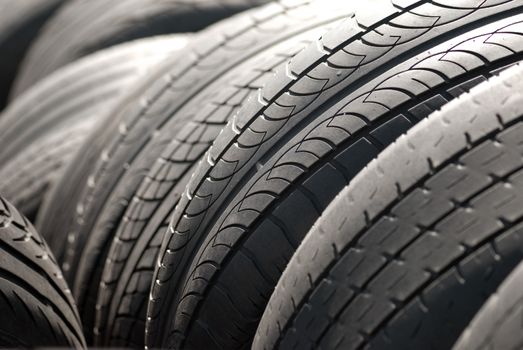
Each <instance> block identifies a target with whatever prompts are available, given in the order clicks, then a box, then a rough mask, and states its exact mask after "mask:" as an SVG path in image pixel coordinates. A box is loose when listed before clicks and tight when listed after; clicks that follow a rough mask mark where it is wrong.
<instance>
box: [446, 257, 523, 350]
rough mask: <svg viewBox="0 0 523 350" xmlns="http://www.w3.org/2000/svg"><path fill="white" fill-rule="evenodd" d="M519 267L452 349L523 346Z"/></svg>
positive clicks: (522, 278)
mask: <svg viewBox="0 0 523 350" xmlns="http://www.w3.org/2000/svg"><path fill="white" fill-rule="evenodd" d="M522 284H523V264H521V263H520V264H519V265H518V267H516V268H515V269H514V271H512V272H511V273H510V275H509V276H508V277H507V279H506V280H505V281H503V284H502V285H501V286H500V287H499V289H498V290H497V291H496V293H495V294H494V295H491V296H490V298H489V300H488V302H487V303H486V304H485V305H483V307H482V308H481V310H480V311H479V312H478V314H477V315H476V316H474V319H473V320H472V322H471V323H470V325H469V326H468V327H467V329H466V330H465V331H464V332H463V334H462V335H461V337H460V339H459V340H458V342H457V343H456V345H454V347H453V349H454V350H462V349H463V350H466V349H477V350H488V349H506V350H516V349H521V347H523V337H522V335H521V318H522V317H523V315H522V313H523V295H522V292H521V285H522Z"/></svg>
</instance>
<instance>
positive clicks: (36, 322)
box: [0, 198, 85, 348]
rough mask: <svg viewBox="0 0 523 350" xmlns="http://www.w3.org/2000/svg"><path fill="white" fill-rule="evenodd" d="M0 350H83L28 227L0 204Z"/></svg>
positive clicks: (62, 288) (48, 261) (58, 278)
mask: <svg viewBox="0 0 523 350" xmlns="http://www.w3.org/2000/svg"><path fill="white" fill-rule="evenodd" d="M0 247H1V250H0V260H1V261H2V264H1V267H0V277H1V278H0V309H1V310H2V312H1V314H0V323H1V324H2V329H1V330H0V346H2V347H5V348H34V347H42V346H44V347H68V348H84V347H85V340H84V338H83V335H82V328H81V325H80V320H79V318H78V312H77V310H76V306H75V305H74V302H73V298H72V296H71V292H70V290H69V288H68V287H67V285H66V283H65V281H64V280H63V278H62V274H61V272H60V269H59V268H58V266H57V265H56V262H55V261H54V258H53V256H52V254H51V253H50V251H49V249H48V248H47V246H46V244H45V242H44V241H43V240H42V238H41V237H40V236H39V235H38V233H36V231H35V230H34V228H33V227H32V226H31V224H30V223H29V222H28V221H27V219H26V218H24V217H23V216H22V215H20V214H19V213H18V211H17V210H16V209H15V208H14V207H13V206H12V205H11V204H10V203H8V202H7V201H5V200H4V199H3V198H0Z"/></svg>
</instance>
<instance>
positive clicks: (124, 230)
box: [95, 12, 334, 346]
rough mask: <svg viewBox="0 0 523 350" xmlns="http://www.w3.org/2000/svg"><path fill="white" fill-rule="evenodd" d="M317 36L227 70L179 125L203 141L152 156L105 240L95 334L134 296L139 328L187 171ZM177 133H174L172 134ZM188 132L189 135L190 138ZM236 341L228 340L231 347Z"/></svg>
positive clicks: (124, 312)
mask: <svg viewBox="0 0 523 350" xmlns="http://www.w3.org/2000/svg"><path fill="white" fill-rule="evenodd" d="M333 13H334V12H333ZM320 29H321V28H320ZM320 34H321V32H320V30H312V31H308V32H306V33H304V34H302V35H298V36H297V37H295V38H293V39H291V40H287V41H285V42H283V43H281V44H278V45H275V47H274V48H273V49H270V50H267V51H264V53H263V55H262V57H260V58H263V59H260V60H255V62H254V64H253V63H252V62H249V64H243V65H241V66H240V67H238V69H236V70H234V71H233V72H231V74H227V75H224V77H223V79H221V80H223V81H230V84H228V85H227V86H222V89H221V90H220V91H219V93H217V94H216V95H215V96H212V97H211V98H209V99H208V100H207V101H206V102H205V103H204V104H203V105H201V104H200V103H198V104H200V105H201V107H203V106H205V108H201V107H200V108H199V110H200V111H202V112H201V113H196V115H195V117H194V119H195V120H196V121H191V122H189V123H187V126H184V128H183V129H184V130H188V129H193V130H194V131H197V132H198V136H199V137H203V138H204V139H202V138H199V139H198V141H197V143H193V144H194V146H193V147H190V146H189V147H187V148H186V149H184V150H183V151H182V150H181V145H182V144H183V143H181V142H176V145H173V144H171V145H169V146H168V147H167V150H166V152H164V153H162V155H161V156H160V157H159V158H157V159H156V161H155V162H154V164H153V165H152V167H151V169H150V171H149V173H148V174H147V175H146V177H145V178H144V179H143V180H142V182H141V183H140V185H139V187H138V189H137V191H136V193H135V194H134V196H133V197H132V200H131V201H130V204H129V206H128V208H127V209H126V210H125V214H124V216H123V218H122V220H121V222H120V224H119V225H118V227H117V229H116V231H115V233H114V240H113V242H111V244H110V248H109V253H108V254H107V259H106V261H105V266H104V270H103V273H102V278H101V283H100V288H99V291H98V297H97V305H96V310H97V318H96V324H95V327H96V328H97V329H99V330H100V331H99V332H100V333H103V331H102V330H104V329H105V327H106V326H104V324H106V325H109V327H112V328H114V329H119V325H120V324H121V323H124V322H126V321H127V319H128V318H129V316H128V315H129V312H128V306H127V302H126V299H129V300H134V301H135V303H134V304H135V305H136V306H135V307H137V305H141V307H140V308H139V309H138V308H137V309H135V310H139V313H140V318H141V319H143V322H142V323H141V324H140V326H141V330H142V331H143V329H144V326H145V310H146V306H147V297H148V294H149V289H150V285H151V281H152V272H153V270H154V265H155V261H156V256H157V255H158V250H159V248H160V243H161V241H162V238H163V236H164V234H165V231H166V229H167V224H168V219H169V217H170V216H171V214H172V211H173V210H174V207H175V206H176V203H177V202H178V199H179V198H180V196H181V194H182V193H183V191H184V189H185V186H186V184H187V182H188V181H189V178H190V175H191V174H192V169H193V168H194V166H195V165H196V164H197V161H198V160H199V159H200V157H201V155H202V154H203V153H204V152H205V150H206V148H208V147H209V146H210V143H211V142H212V140H213V139H214V138H215V137H216V135H218V133H219V130H220V129H221V127H223V126H224V125H225V123H226V121H227V120H228V119H229V118H230V117H231V116H232V115H234V113H235V112H236V111H237V110H238V109H239V108H240V107H241V104H242V103H243V102H244V101H245V99H246V97H247V96H248V95H249V93H250V92H252V91H255V90H256V89H257V88H259V87H261V86H262V84H263V82H264V81H265V80H266V79H268V78H270V77H271V76H272V69H273V68H274V67H276V66H277V65H279V64H281V63H284V62H286V61H287V59H289V58H290V57H291V56H292V55H293V53H296V52H298V51H299V50H301V49H303V48H304V47H305V45H306V43H307V40H306V39H307V37H308V38H310V39H314V38H316V37H317V36H319V35H320ZM310 41H311V40H309V41H308V42H310ZM179 135H180V133H178V135H176V136H179ZM194 136H195V134H194V133H193V136H192V137H191V140H193V141H194V140H195V137H194ZM167 154H169V156H167ZM166 176H167V177H166ZM142 276H143V277H142ZM135 280H139V281H140V288H139V292H140V293H139V295H136V294H137V290H136V287H135V285H136V283H135V282H134V281H135ZM138 301H139V303H138ZM254 331H255V328H254V329H252V330H251V332H252V334H253V335H254ZM244 338H245V336H244ZM236 342H237V341H236V340H235V341H233V340H232V339H231V346H232V343H236ZM115 345H116V344H115Z"/></svg>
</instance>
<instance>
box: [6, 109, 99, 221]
mask: <svg viewBox="0 0 523 350" xmlns="http://www.w3.org/2000/svg"><path fill="white" fill-rule="evenodd" d="M94 124H95V120H90V119H89V118H86V120H85V121H79V122H78V123H72V124H71V125H65V126H64V127H60V128H58V130H53V132H50V133H48V134H47V135H45V136H43V137H41V138H40V139H38V140H37V141H36V142H35V143H33V144H31V145H30V146H29V147H27V149H26V150H25V151H23V152H21V153H19V154H18V155H17V156H15V157H14V158H13V159H11V160H10V161H9V163H8V165H6V166H4V167H3V169H1V170H0V178H1V179H2V183H1V184H0V193H2V196H3V197H4V198H5V199H7V200H9V202H10V203H12V204H13V205H14V206H15V207H16V208H17V209H18V210H19V211H20V212H21V213H24V215H25V217H27V218H28V219H29V221H33V222H34V220H35V219H36V216H37V213H38V209H39V207H40V204H41V203H42V202H43V201H44V198H45V196H46V194H47V192H48V191H49V188H50V186H52V185H53V184H55V183H56V182H57V180H58V179H59V178H60V177H61V174H62V172H63V170H64V169H65V167H66V165H67V164H68V162H69V161H70V160H71V159H72V158H73V156H74V155H75V154H76V152H77V151H78V149H79V148H80V146H81V145H82V143H83V141H84V140H85V138H86V135H87V134H89V132H90V131H91V130H92V129H93V127H94Z"/></svg>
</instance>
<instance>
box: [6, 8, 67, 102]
mask: <svg viewBox="0 0 523 350" xmlns="http://www.w3.org/2000/svg"><path fill="white" fill-rule="evenodd" d="M62 3H63V1H62V0H42V1H36V2H35V1H32V0H19V1H12V0H0V52H3V53H4V54H2V55H0V111H1V110H2V109H3V108H4V107H5V105H6V103H7V97H8V96H9V91H10V89H11V84H12V83H13V81H14V79H15V76H16V72H17V71H18V66H19V63H20V62H21V61H22V59H23V57H24V55H25V52H26V51H27V49H28V48H29V46H30V44H31V42H32V41H33V39H34V38H35V37H36V36H37V34H38V31H39V30H40V28H41V27H42V26H43V25H44V23H45V22H46V21H47V19H48V18H49V17H50V16H51V15H52V13H53V12H54V11H56V10H57V9H58V7H59V6H60V5H61V4H62Z"/></svg>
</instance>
